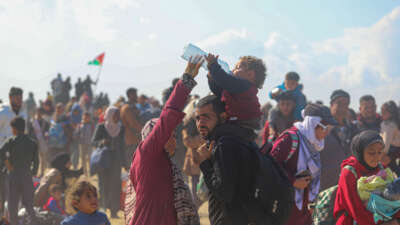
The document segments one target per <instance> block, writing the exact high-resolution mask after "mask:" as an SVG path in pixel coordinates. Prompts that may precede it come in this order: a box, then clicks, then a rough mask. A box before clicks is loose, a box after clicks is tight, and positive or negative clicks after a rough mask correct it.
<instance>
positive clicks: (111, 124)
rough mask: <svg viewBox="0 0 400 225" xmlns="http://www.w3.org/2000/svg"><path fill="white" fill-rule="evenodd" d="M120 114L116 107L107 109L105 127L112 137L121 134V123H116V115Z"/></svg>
mask: <svg viewBox="0 0 400 225" xmlns="http://www.w3.org/2000/svg"><path fill="white" fill-rule="evenodd" d="M115 113H119V109H118V108H117V107H115V106H110V107H108V108H107V110H106V113H105V116H104V121H105V122H104V126H105V128H106V130H107V133H108V134H109V135H110V136H111V137H116V136H118V134H119V132H120V131H121V123H120V122H117V123H116V122H115V121H114V114H115Z"/></svg>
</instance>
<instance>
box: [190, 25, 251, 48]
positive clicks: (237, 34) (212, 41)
mask: <svg viewBox="0 0 400 225" xmlns="http://www.w3.org/2000/svg"><path fill="white" fill-rule="evenodd" d="M247 37H248V32H247V30H246V29H241V30H238V29H229V30H226V31H223V32H221V33H218V34H216V35H211V36H210V37H208V38H206V39H205V40H202V41H199V42H197V43H196V44H197V45H198V46H200V47H201V48H210V47H214V46H218V45H221V44H225V43H227V42H230V41H233V40H237V39H245V38H247Z"/></svg>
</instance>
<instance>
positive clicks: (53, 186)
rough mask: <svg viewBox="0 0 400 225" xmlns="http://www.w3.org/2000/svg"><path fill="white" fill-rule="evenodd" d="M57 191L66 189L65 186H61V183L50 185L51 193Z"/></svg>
mask: <svg viewBox="0 0 400 225" xmlns="http://www.w3.org/2000/svg"><path fill="white" fill-rule="evenodd" d="M57 191H61V192H63V191H64V188H63V186H61V185H59V184H52V185H50V188H49V192H50V194H54V193H56V192H57Z"/></svg>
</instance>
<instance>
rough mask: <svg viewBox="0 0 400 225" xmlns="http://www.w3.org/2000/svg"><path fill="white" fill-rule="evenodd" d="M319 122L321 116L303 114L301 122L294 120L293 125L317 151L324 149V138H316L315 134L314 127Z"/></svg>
mask: <svg viewBox="0 0 400 225" xmlns="http://www.w3.org/2000/svg"><path fill="white" fill-rule="evenodd" d="M320 122H321V117H318V116H305V117H304V120H303V122H296V123H295V124H294V126H295V127H296V128H297V129H298V130H299V131H300V133H301V134H302V135H303V136H304V137H306V138H307V140H308V141H309V142H310V143H311V144H312V145H313V146H314V148H315V149H316V150H317V151H322V150H323V149H324V145H325V140H318V139H317V137H316V136H315V128H316V127H317V125H318V124H319V123H320Z"/></svg>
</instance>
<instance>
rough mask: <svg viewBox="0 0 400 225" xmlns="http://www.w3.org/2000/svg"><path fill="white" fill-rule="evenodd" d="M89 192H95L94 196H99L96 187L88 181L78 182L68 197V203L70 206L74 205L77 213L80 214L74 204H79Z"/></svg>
mask: <svg viewBox="0 0 400 225" xmlns="http://www.w3.org/2000/svg"><path fill="white" fill-rule="evenodd" d="M86 190H89V191H91V192H93V194H94V195H96V196H97V189H96V187H95V186H94V185H93V184H91V183H90V182H88V181H79V182H77V183H76V184H75V185H74V186H73V187H72V189H71V191H70V193H69V195H68V202H69V203H70V204H72V207H73V208H74V210H75V211H76V212H78V211H79V210H78V209H77V208H76V207H75V206H74V203H73V202H79V201H80V199H81V197H82V195H83V193H84V192H85V191H86Z"/></svg>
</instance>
